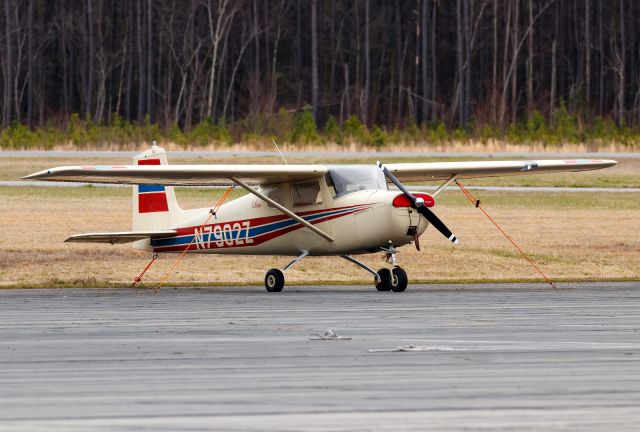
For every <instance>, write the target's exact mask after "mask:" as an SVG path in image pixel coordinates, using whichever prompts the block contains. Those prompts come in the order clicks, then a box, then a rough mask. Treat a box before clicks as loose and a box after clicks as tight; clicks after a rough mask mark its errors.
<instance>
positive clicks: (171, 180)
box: [23, 165, 328, 186]
mask: <svg viewBox="0 0 640 432" xmlns="http://www.w3.org/2000/svg"><path fill="white" fill-rule="evenodd" d="M327 172H328V168H327V167H326V166H323V165H85V166H63V167H57V168H51V169H48V170H44V171H40V172H37V173H35V174H31V175H28V176H26V177H23V179H25V180H46V181H68V182H87V183H119V184H161V185H165V186H213V185H230V184H231V183H233V181H232V180H231V177H235V178H237V179H240V180H242V181H244V182H246V183H248V184H254V185H260V184H270V183H280V182H285V181H298V180H308V179H313V178H318V177H322V176H324V175H325V174H326V173H327Z"/></svg>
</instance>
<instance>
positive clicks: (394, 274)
mask: <svg viewBox="0 0 640 432" xmlns="http://www.w3.org/2000/svg"><path fill="white" fill-rule="evenodd" d="M408 283H409V279H408V278H407V272H405V271H404V270H402V268H400V267H394V268H393V270H391V277H390V278H389V286H390V287H391V290H392V291H393V292H402V291H404V290H406V289H407V284H408Z"/></svg>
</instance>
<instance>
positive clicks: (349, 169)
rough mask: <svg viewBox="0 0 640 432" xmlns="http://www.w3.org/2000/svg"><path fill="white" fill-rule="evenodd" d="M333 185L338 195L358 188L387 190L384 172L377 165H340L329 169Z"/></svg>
mask: <svg viewBox="0 0 640 432" xmlns="http://www.w3.org/2000/svg"><path fill="white" fill-rule="evenodd" d="M329 175H330V176H331V179H332V180H333V187H334V188H335V190H336V194H337V195H338V196H341V195H345V194H348V193H351V192H356V191H359V190H377V189H384V190H387V189H388V188H387V182H386V180H385V177H384V174H383V173H382V171H380V170H379V169H378V167H376V166H374V165H371V166H355V165H341V166H333V167H330V169H329Z"/></svg>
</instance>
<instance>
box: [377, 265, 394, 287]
mask: <svg viewBox="0 0 640 432" xmlns="http://www.w3.org/2000/svg"><path fill="white" fill-rule="evenodd" d="M378 276H380V279H381V280H380V282H377V281H376V289H377V290H378V291H389V290H391V285H390V282H391V270H389V269H388V268H382V269H380V270H378Z"/></svg>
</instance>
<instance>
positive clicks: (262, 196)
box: [231, 177, 334, 242]
mask: <svg viewBox="0 0 640 432" xmlns="http://www.w3.org/2000/svg"><path fill="white" fill-rule="evenodd" d="M231 180H232V181H234V182H236V183H237V184H239V185H240V186H242V188H243V189H246V190H247V192H249V193H252V194H254V195H255V196H257V197H258V198H260V199H261V200H264V201H266V202H268V203H269V204H271V205H272V206H273V207H275V208H277V209H278V210H280V211H281V212H282V213H284V214H286V215H287V216H289V217H290V218H292V219H294V220H296V221H298V222H300V223H301V224H302V225H304V226H305V227H307V228H309V229H310V230H311V231H313V232H314V233H316V234H318V235H319V236H320V237H322V238H324V239H325V240H327V241H330V242H334V239H333V237H331V236H330V235H329V234H327V233H325V232H324V231H322V230H321V229H319V228H317V227H315V226H313V225H311V224H310V223H309V222H307V221H306V220H304V219H303V218H301V217H300V216H298V215H297V214H295V213H294V212H292V211H291V210H289V209H287V208H286V207H284V206H282V205H280V204H278V203H277V202H275V201H274V200H272V199H271V198H269V197H268V196H266V195H265V194H263V193H261V192H258V191H257V190H255V189H254V188H252V187H251V186H249V185H248V184H246V183H245V182H243V181H242V180H238V179H237V178H235V177H231Z"/></svg>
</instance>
